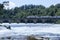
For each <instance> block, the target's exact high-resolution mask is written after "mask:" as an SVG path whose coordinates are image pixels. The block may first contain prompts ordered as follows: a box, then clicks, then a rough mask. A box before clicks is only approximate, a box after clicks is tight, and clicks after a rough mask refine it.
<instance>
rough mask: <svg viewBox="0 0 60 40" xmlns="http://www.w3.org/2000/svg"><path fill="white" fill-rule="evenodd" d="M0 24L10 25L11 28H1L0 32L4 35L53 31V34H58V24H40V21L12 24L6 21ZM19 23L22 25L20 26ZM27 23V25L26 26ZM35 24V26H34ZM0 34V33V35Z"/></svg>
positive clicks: (59, 27) (59, 29) (59, 28)
mask: <svg viewBox="0 0 60 40" xmlns="http://www.w3.org/2000/svg"><path fill="white" fill-rule="evenodd" d="M1 25H10V26H11V28H12V29H11V30H5V31H4V30H2V31H0V33H1V34H3V35H5V34H6V33H7V34H6V35H10V34H11V35H13V34H15V35H32V34H34V35H35V34H40V33H42V32H45V33H53V34H60V24H41V23H37V24H33V23H28V24H25V23H19V24H16V23H12V24H8V23H3V24H1ZM12 25H16V27H13V26H12ZM17 25H19V26H20V27H17ZM21 25H22V26H23V25H24V26H23V27H21ZM28 25H29V26H28ZM36 25H37V26H36ZM1 34H0V35H1Z"/></svg>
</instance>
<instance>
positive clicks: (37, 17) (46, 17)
mask: <svg viewBox="0 0 60 40" xmlns="http://www.w3.org/2000/svg"><path fill="white" fill-rule="evenodd" d="M26 18H27V19H60V16H27V17H26Z"/></svg>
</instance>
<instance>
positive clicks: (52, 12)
mask: <svg viewBox="0 0 60 40" xmlns="http://www.w3.org/2000/svg"><path fill="white" fill-rule="evenodd" d="M3 8H4V6H3V4H0V18H2V19H4V20H9V19H10V20H9V21H11V22H17V20H16V19H22V18H25V17H27V16H60V4H56V5H55V6H54V5H51V6H50V7H48V8H46V7H45V6H43V5H32V4H31V5H23V6H21V7H15V8H14V9H10V10H5V9H3ZM1 21H2V20H1ZM1 21H0V22H1ZM18 21H19V22H20V20H18ZM40 21H41V20H40ZM51 21H54V20H51ZM48 22H50V20H48ZM54 22H55V21H54ZM56 22H57V21H56ZM57 23H58V22H57Z"/></svg>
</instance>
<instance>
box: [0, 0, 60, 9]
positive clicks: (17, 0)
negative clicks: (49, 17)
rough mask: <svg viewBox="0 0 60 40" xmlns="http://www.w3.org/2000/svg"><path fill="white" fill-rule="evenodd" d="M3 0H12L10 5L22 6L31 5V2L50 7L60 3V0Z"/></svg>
mask: <svg viewBox="0 0 60 40" xmlns="http://www.w3.org/2000/svg"><path fill="white" fill-rule="evenodd" d="M3 1H10V3H9V4H10V7H11V8H13V7H16V6H17V7H20V6H22V5H25V4H27V5H29V4H33V5H43V6H45V7H49V6H50V5H55V4H58V3H60V0H0V3H2V2H3Z"/></svg>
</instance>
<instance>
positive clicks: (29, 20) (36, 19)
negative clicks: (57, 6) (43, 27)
mask: <svg viewBox="0 0 60 40" xmlns="http://www.w3.org/2000/svg"><path fill="white" fill-rule="evenodd" d="M0 20H2V21H1V22H6V23H7V22H8V23H11V22H12V20H15V21H16V22H18V23H19V22H22V23H44V22H48V23H49V22H56V21H57V20H60V16H27V17H25V18H14V19H7V18H5V19H0Z"/></svg>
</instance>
